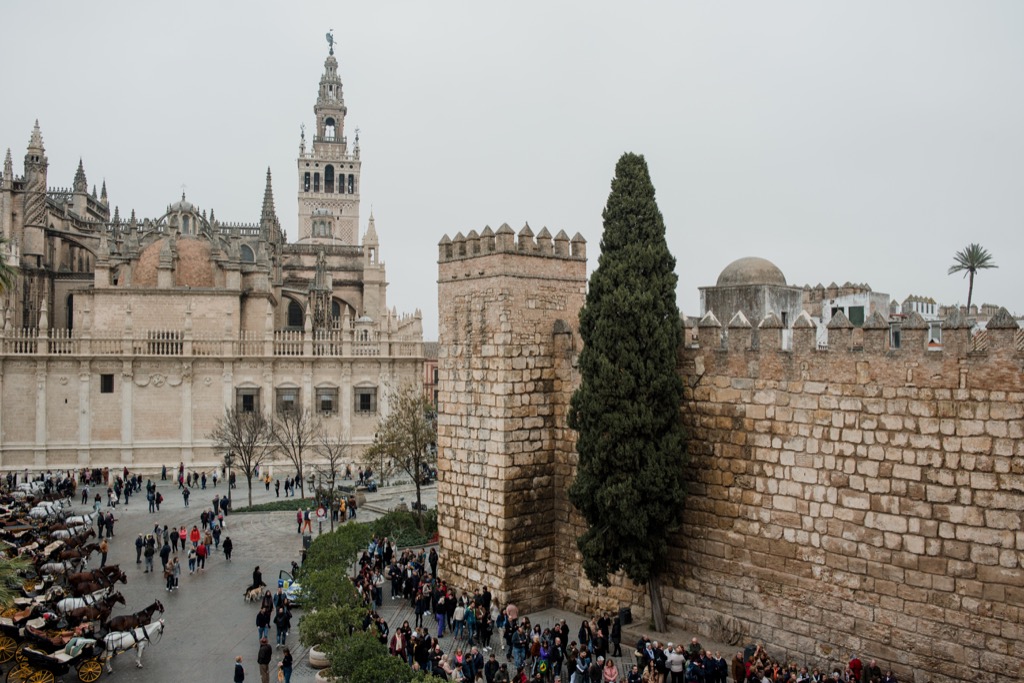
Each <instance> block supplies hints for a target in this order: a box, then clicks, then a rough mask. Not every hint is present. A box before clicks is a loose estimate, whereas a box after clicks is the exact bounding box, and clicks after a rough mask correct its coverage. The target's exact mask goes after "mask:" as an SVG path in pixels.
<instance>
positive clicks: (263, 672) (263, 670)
mask: <svg viewBox="0 0 1024 683" xmlns="http://www.w3.org/2000/svg"><path fill="white" fill-rule="evenodd" d="M273 656H274V650H273V648H271V647H270V643H268V642H267V639H266V638H263V639H261V640H260V649H259V652H258V653H257V655H256V663H257V664H259V666H260V683H270V660H271V658H272V657H273Z"/></svg>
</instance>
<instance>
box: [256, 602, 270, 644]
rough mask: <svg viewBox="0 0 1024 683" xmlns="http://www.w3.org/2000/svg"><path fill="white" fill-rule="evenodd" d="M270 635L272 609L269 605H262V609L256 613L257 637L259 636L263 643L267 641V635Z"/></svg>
mask: <svg viewBox="0 0 1024 683" xmlns="http://www.w3.org/2000/svg"><path fill="white" fill-rule="evenodd" d="M269 635H270V609H269V608H267V607H263V606H261V607H260V611H259V612H257V613H256V637H257V638H259V641H260V642H261V643H265V642H267V636H269Z"/></svg>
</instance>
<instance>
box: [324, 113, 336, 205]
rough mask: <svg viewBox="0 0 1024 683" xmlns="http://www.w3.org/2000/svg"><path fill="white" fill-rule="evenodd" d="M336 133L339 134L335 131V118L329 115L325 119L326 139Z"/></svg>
mask: <svg viewBox="0 0 1024 683" xmlns="http://www.w3.org/2000/svg"><path fill="white" fill-rule="evenodd" d="M335 135H337V132H336V131H335V126H334V118H333V117H330V116H329V117H327V118H326V119H324V139H325V140H333V139H334V136H335ZM328 192H330V190H328Z"/></svg>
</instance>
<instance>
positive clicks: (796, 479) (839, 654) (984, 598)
mask: <svg viewBox="0 0 1024 683" xmlns="http://www.w3.org/2000/svg"><path fill="white" fill-rule="evenodd" d="M991 332H996V333H997V334H999V335H1000V341H999V342H998V343H996V344H993V345H992V346H990V348H989V349H988V351H987V352H983V353H977V352H969V353H964V352H959V351H958V348H957V347H958V344H957V340H958V338H959V339H960V340H965V339H966V330H947V331H946V337H947V349H946V351H945V352H944V351H926V350H925V349H924V348H923V345H922V346H917V345H916V344H913V346H912V347H911V348H907V347H906V346H905V347H904V348H902V349H898V350H895V349H894V350H888V349H882V350H880V351H878V352H874V353H871V352H865V351H864V350H863V349H849V348H843V347H842V346H840V348H834V347H833V348H832V349H830V350H824V351H817V350H815V349H813V348H812V347H810V346H809V345H808V346H805V347H803V348H799V347H798V348H797V350H796V351H793V352H787V351H780V350H777V349H765V350H761V351H758V350H750V349H737V350H733V351H723V350H717V349H715V350H710V351H709V350H706V349H701V348H692V349H686V350H685V351H684V352H683V353H682V362H683V374H684V376H685V377H686V379H687V385H688V387H689V388H688V390H687V397H686V399H687V400H686V405H685V406H684V411H683V414H684V419H685V421H686V422H687V425H688V429H689V430H690V434H691V437H692V440H691V456H692V463H691V467H692V469H693V472H694V477H695V480H694V486H693V490H692V491H691V494H692V495H691V497H690V499H689V501H688V503H687V510H686V512H685V515H684V526H683V529H682V531H681V534H680V535H679V543H678V544H677V547H678V551H679V555H678V558H677V562H678V565H677V567H676V568H675V571H674V572H673V587H672V590H671V591H670V603H671V605H672V611H673V613H674V614H675V615H677V616H681V617H682V620H683V621H684V622H685V623H694V624H709V623H722V622H723V620H734V621H732V622H731V623H730V624H729V626H731V627H732V628H733V629H737V630H741V631H743V632H744V633H746V634H748V635H749V636H750V637H752V638H754V639H757V640H764V641H765V642H767V643H769V644H770V646H771V647H773V648H776V649H782V650H788V651H793V652H797V653H800V654H801V655H803V656H806V657H810V658H812V659H814V660H816V661H834V662H842V661H845V660H846V658H848V656H849V654H850V653H851V652H858V653H861V656H862V657H864V656H868V657H877V658H878V659H879V660H884V661H885V662H890V663H891V664H892V665H893V667H894V668H895V669H896V670H897V672H898V673H900V674H901V675H900V680H916V679H915V678H914V677H913V672H922V671H927V672H930V674H931V677H932V678H934V680H936V681H939V680H957V681H997V680H1006V677H1007V675H1008V674H1009V673H1010V672H1015V674H1016V675H1019V674H1020V671H1021V669H1020V666H1021V665H1020V655H1021V653H1022V652H1024V626H1022V609H1024V513H1022V511H1024V439H1022V437H1024V373H1022V368H1024V355H1022V354H1021V352H1020V351H1019V350H1017V348H1016V344H1015V343H1014V339H1013V332H1012V331H1003V330H1000V331H998V332H997V331H994V330H993V331H991ZM867 333H868V334H871V332H867ZM960 348H961V349H962V348H964V346H960ZM944 676H948V678H945V677H944ZM922 680H923V679H922Z"/></svg>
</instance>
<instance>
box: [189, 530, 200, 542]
mask: <svg viewBox="0 0 1024 683" xmlns="http://www.w3.org/2000/svg"><path fill="white" fill-rule="evenodd" d="M199 539H200V536H199V529H192V531H191V533H189V535H188V540H190V541H192V542H193V543H199Z"/></svg>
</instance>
